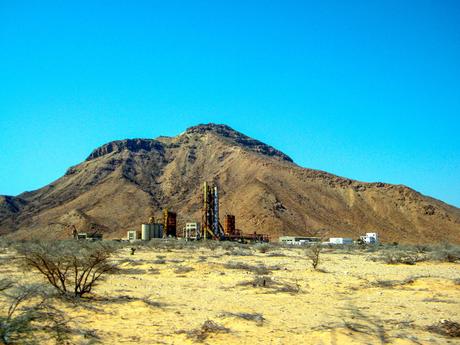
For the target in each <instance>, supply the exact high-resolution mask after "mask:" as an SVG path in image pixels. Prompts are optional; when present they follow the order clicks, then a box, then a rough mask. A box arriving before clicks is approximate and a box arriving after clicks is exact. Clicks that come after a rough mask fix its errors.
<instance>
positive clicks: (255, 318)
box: [219, 312, 265, 326]
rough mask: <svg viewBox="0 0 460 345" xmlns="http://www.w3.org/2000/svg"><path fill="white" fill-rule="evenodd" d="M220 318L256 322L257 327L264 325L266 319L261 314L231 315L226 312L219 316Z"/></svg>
mask: <svg viewBox="0 0 460 345" xmlns="http://www.w3.org/2000/svg"><path fill="white" fill-rule="evenodd" d="M219 316H220V317H235V318H238V319H243V320H248V321H254V322H255V323H256V324H257V326H262V325H263V324H264V321H265V318H264V316H263V315H262V314H260V313H230V312H224V313H221V314H220V315H219Z"/></svg>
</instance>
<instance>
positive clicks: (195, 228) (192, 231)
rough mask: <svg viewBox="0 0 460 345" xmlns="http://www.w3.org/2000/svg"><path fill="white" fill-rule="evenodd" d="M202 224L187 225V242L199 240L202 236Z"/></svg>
mask: <svg viewBox="0 0 460 345" xmlns="http://www.w3.org/2000/svg"><path fill="white" fill-rule="evenodd" d="M200 230H201V226H200V223H196V222H194V223H186V224H185V228H184V238H185V239H186V240H198V239H199V238H200V235H201V232H200Z"/></svg>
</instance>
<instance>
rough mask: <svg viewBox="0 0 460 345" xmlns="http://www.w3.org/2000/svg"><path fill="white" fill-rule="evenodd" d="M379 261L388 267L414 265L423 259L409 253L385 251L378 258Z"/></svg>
mask: <svg viewBox="0 0 460 345" xmlns="http://www.w3.org/2000/svg"><path fill="white" fill-rule="evenodd" d="M380 260H382V261H383V262H385V263H386V264H389V265H396V264H405V265H415V264H416V263H417V262H419V261H422V260H424V257H421V256H418V255H417V254H415V253H410V252H404V251H394V250H386V251H384V252H383V254H382V255H381V256H380Z"/></svg>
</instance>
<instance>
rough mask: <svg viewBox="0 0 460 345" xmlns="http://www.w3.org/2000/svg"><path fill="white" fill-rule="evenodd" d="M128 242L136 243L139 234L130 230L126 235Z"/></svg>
mask: <svg viewBox="0 0 460 345" xmlns="http://www.w3.org/2000/svg"><path fill="white" fill-rule="evenodd" d="M127 238H128V241H137V240H139V232H138V231H136V230H130V231H128V233H127Z"/></svg>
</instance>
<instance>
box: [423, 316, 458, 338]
mask: <svg viewBox="0 0 460 345" xmlns="http://www.w3.org/2000/svg"><path fill="white" fill-rule="evenodd" d="M427 330H428V331H430V332H433V333H438V334H442V335H445V336H448V337H455V338H457V337H460V323H458V322H455V321H451V320H441V321H439V322H438V323H436V324H434V325H432V326H428V327H427Z"/></svg>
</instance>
